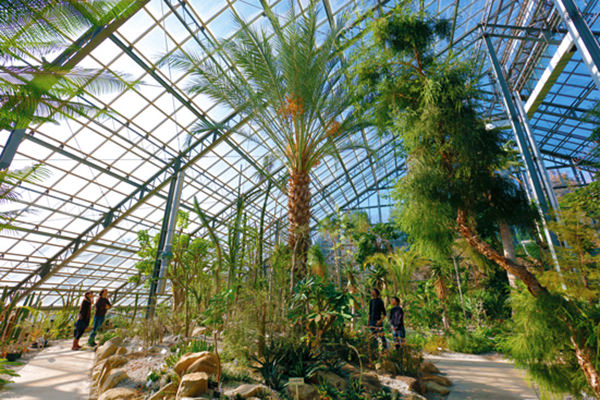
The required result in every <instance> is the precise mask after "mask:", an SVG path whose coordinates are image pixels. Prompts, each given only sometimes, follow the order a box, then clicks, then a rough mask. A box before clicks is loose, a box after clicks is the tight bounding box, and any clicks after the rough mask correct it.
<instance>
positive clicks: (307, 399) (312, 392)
mask: <svg viewBox="0 0 600 400" xmlns="http://www.w3.org/2000/svg"><path fill="white" fill-rule="evenodd" d="M297 388H298V389H297V393H298V397H296V385H294V386H292V385H288V387H287V388H286V393H287V395H288V396H289V397H290V398H292V399H294V400H296V399H297V400H318V399H319V391H318V390H317V387H316V386H314V385H309V384H306V383H304V384H302V385H297Z"/></svg>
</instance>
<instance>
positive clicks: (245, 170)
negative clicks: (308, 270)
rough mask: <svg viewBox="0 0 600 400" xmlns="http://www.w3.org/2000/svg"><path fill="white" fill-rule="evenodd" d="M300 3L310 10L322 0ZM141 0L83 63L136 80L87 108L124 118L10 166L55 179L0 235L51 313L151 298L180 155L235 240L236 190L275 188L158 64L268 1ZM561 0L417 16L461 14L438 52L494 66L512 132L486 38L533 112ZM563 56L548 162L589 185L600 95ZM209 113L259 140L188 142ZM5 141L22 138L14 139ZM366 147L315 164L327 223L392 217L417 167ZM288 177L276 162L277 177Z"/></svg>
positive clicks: (484, 3) (493, 112) (388, 146)
mask: <svg viewBox="0 0 600 400" xmlns="http://www.w3.org/2000/svg"><path fill="white" fill-rule="evenodd" d="M269 3H270V4H272V5H273V7H274V10H275V12H276V13H278V14H280V15H282V16H283V15H284V14H285V13H286V11H287V8H288V7H289V1H287V0H285V1H269ZM294 3H295V4H296V5H297V7H299V8H300V10H304V9H305V8H306V6H307V3H308V2H307V1H306V0H294ZM394 3H395V2H394V1H388V2H385V1H353V0H350V1H346V0H339V1H336V0H323V1H322V2H321V6H320V11H319V16H320V24H321V28H322V29H327V27H328V24H330V23H332V21H335V19H336V18H337V17H339V16H342V15H345V18H347V19H349V20H350V21H351V22H355V21H357V22H356V23H355V24H354V27H353V28H352V29H349V30H348V31H347V35H350V36H351V35H356V34H357V33H359V32H360V30H361V23H360V17H361V16H362V15H364V14H365V12H367V11H368V10H370V9H372V8H377V7H382V10H383V11H385V9H386V8H388V7H390V6H393V4H394ZM576 3H577V5H578V7H579V8H580V10H581V11H582V13H583V15H584V17H585V19H586V21H587V23H588V24H589V26H590V28H591V29H592V31H594V33H596V32H599V31H600V21H598V16H599V15H600V14H599V13H598V11H599V7H598V1H596V0H589V1H585V0H581V1H577V2H576ZM137 4H139V10H138V11H137V12H136V13H135V14H134V15H133V16H131V17H130V18H129V20H128V21H127V22H125V23H124V24H122V25H121V26H119V27H118V28H117V29H116V30H115V31H114V32H113V33H111V34H109V35H107V37H106V38H105V39H104V40H102V41H99V43H98V44H97V45H96V46H95V47H94V48H93V50H91V51H90V52H89V54H86V55H85V57H84V58H83V59H82V61H80V62H79V64H78V65H79V66H81V67H85V68H95V69H99V70H102V71H103V72H105V73H108V74H112V75H113V76H115V77H120V78H121V79H123V81H124V82H125V81H126V82H135V84H134V85H128V87H127V88H126V89H125V90H122V91H118V92H108V93H105V94H102V95H94V94H91V93H90V92H88V91H86V90H85V87H84V93H83V94H82V95H81V96H80V97H79V98H78V101H84V102H89V103H91V104H94V105H96V106H98V107H100V108H103V109H106V110H109V111H110V112H109V113H108V114H107V115H101V116H96V117H94V118H91V117H90V118H83V117H81V118H77V119H69V120H63V121H60V123H58V124H51V123H44V124H39V125H32V126H30V127H29V128H30V129H29V130H28V131H27V132H26V134H25V139H24V140H23V142H22V143H21V144H20V146H19V148H18V152H17V155H16V157H15V159H14V161H13V163H12V165H11V169H18V168H22V167H26V166H31V165H32V164H34V163H42V164H44V165H46V166H47V167H48V168H49V170H50V171H51V176H50V178H48V179H46V180H44V181H42V182H39V183H35V184H29V183H27V184H23V185H22V187H21V194H22V197H21V199H20V200H18V202H17V203H16V204H13V205H12V209H13V210H15V211H16V212H17V225H18V231H17V232H16V233H15V232H7V231H3V232H1V233H0V257H1V258H0V260H1V261H0V282H1V284H2V285H3V286H9V287H15V286H17V285H21V286H19V287H20V288H21V289H28V288H31V289H33V290H35V291H39V292H41V293H42V294H43V296H44V303H45V304H46V305H48V306H52V305H60V298H59V296H58V292H64V291H67V290H69V289H72V288H79V287H84V288H92V289H95V290H97V289H100V288H103V287H107V288H109V290H111V291H115V290H118V291H119V293H120V295H119V301H120V302H121V303H122V304H128V303H130V302H131V301H132V299H133V298H134V296H135V294H136V293H137V294H143V293H145V292H146V290H145V289H144V288H143V287H142V286H134V285H129V284H127V279H128V277H129V276H131V275H133V274H134V273H136V269H135V263H136V261H137V260H138V257H137V255H136V251H137V249H138V245H137V236H136V233H137V231H138V230H140V229H148V230H150V231H151V232H153V233H156V232H158V231H159V230H160V225H161V221H162V219H163V216H164V209H165V203H166V199H167V195H168V190H169V180H170V179H171V177H172V176H173V168H172V167H173V164H174V160H175V159H177V158H181V160H182V163H183V166H184V170H185V184H184V186H183V192H182V203H181V208H182V209H183V210H186V211H192V208H193V199H194V197H196V198H197V199H198V201H199V202H200V205H201V206H202V208H203V209H204V211H205V212H206V213H207V214H208V215H209V216H210V217H211V218H214V220H215V221H216V227H217V230H220V231H221V232H222V231H223V229H222V227H223V225H224V224H225V223H226V221H227V220H228V218H230V216H231V215H232V214H233V213H234V209H235V201H236V198H237V196H238V194H240V193H253V195H252V196H251V197H250V203H249V208H248V209H247V214H248V217H249V218H250V219H252V220H256V219H257V218H258V215H259V214H260V208H261V206H262V202H263V201H264V195H263V194H261V191H260V190H255V189H257V188H261V187H263V188H264V186H265V183H264V182H263V181H262V180H261V179H259V178H258V169H259V168H261V166H262V165H263V164H264V158H265V156H266V154H268V153H269V142H268V141H267V140H266V138H265V137H264V135H262V134H261V132H260V131H257V130H256V128H255V127H254V126H252V124H251V123H248V121H246V120H242V119H241V118H240V117H239V116H238V115H237V114H236V112H235V110H231V109H228V108H226V107H223V106H221V105H219V104H214V103H213V102H212V101H210V100H209V99H208V98H206V97H205V96H201V95H199V96H195V97H190V96H189V95H188V94H187V93H186V91H185V90H184V88H185V84H186V79H187V77H186V76H184V75H183V74H181V73H180V72H176V71H174V70H171V69H170V68H169V67H168V66H166V65H162V64H160V60H161V57H162V56H164V55H165V54H170V53H173V52H175V51H183V52H187V51H191V50H195V51H198V49H203V48H209V47H210V46H209V44H210V43H212V42H214V41H215V39H217V38H226V37H229V36H231V35H232V34H233V33H234V32H233V30H232V29H233V26H234V25H233V24H232V14H237V15H239V16H241V17H242V18H243V19H245V20H246V21H251V22H252V23H253V24H261V25H264V24H265V23H266V17H265V15H264V14H263V13H262V6H261V5H260V4H261V3H260V1H259V0H227V1H224V0H214V1H200V0H150V1H138V2H137ZM553 4H554V3H553V2H550V1H540V0H523V1H508V0H453V1H450V0H438V1H427V0H420V1H415V4H414V7H422V8H425V9H426V10H428V11H429V12H430V13H433V14H437V15H440V16H441V17H444V18H448V19H450V21H451V22H452V25H453V27H454V31H453V34H452V40H451V42H443V43H438V53H439V54H440V56H443V55H444V53H445V52H447V51H448V50H449V49H451V50H452V51H454V52H457V53H460V54H465V55H466V56H469V57H476V58H478V59H479V60H480V61H481V62H480V65H481V72H482V73H483V78H482V80H481V87H482V90H483V93H484V97H485V102H484V106H485V109H484V112H485V114H486V116H487V117H488V118H489V119H490V121H491V122H492V123H493V124H494V125H496V126H500V127H504V128H506V129H507V131H508V129H509V128H508V127H509V124H508V121H507V115H506V113H505V110H504V107H503V103H502V99H501V97H500V94H499V93H500V91H499V90H498V88H497V85H496V83H495V79H494V78H493V73H492V72H491V70H490V62H489V59H488V53H487V50H486V47H485V45H484V44H483V41H482V39H481V35H482V33H483V32H485V33H487V34H488V35H489V37H490V39H491V41H492V44H493V47H494V48H495V51H496V52H497V54H498V58H499V59H500V62H501V64H502V65H503V67H504V69H505V74H506V77H507V81H508V83H509V86H510V88H511V89H512V90H515V91H516V92H518V93H519V95H520V97H521V99H522V100H523V102H524V103H525V102H527V101H528V99H529V98H530V97H532V96H534V95H535V93H536V92H535V89H536V85H538V84H539V82H540V81H541V80H542V79H543V74H544V72H545V70H546V69H547V68H548V66H549V65H550V64H551V60H552V58H553V56H555V54H556V53H557V52H558V50H559V46H560V44H561V42H562V41H563V40H565V39H566V38H567V37H568V33H567V31H566V27H565V26H564V25H563V24H562V21H561V18H560V16H559V15H558V12H557V10H556V9H555V8H554V6H553ZM106 29H110V27H106ZM82 34H83V32H82ZM72 36H73V35H71V36H69V35H66V34H65V37H66V38H67V40H69V41H75V40H77V37H72ZM598 36H599V35H598V34H596V38H598ZM23 50H24V51H25V52H26V51H27V49H23ZM57 54H58V53H57ZM207 56H209V57H221V58H222V59H223V62H226V63H228V64H231V62H230V61H229V60H226V59H225V56H224V55H223V54H208V55H207ZM47 58H48V59H52V58H53V57H52V56H48V57H47ZM24 60H25V56H24ZM25 61H27V62H29V63H34V64H36V63H38V64H39V63H41V61H42V60H39V59H36V57H35V56H34V55H29V57H27V59H26V60H25ZM564 61H565V62H564V64H565V65H564V69H563V70H562V71H561V72H560V73H559V74H558V76H557V78H556V81H555V82H554V83H553V84H550V85H549V89H548V90H547V93H546V94H545V96H538V95H535V96H536V98H537V97H539V99H538V100H539V102H538V103H539V104H537V106H536V107H530V108H529V109H528V113H529V114H530V115H529V117H530V124H531V127H532V130H533V133H534V136H535V140H536V142H537V144H538V146H539V149H540V151H541V153H542V155H543V157H544V161H545V162H546V165H547V166H548V167H549V168H550V169H551V170H552V171H554V170H558V171H561V172H564V171H566V172H567V173H568V174H569V175H570V176H572V177H573V178H574V179H575V178H577V179H580V180H583V181H585V180H586V179H589V173H588V171H589V163H590V162H593V161H598V160H593V159H592V158H591V157H592V156H591V155H590V152H589V150H590V148H591V146H592V143H591V141H590V140H589V136H590V134H591V132H592V129H593V128H594V126H593V125H592V124H591V123H590V122H587V121H586V113H587V111H588V110H589V109H590V108H592V107H593V106H594V104H596V102H597V101H598V100H599V92H598V87H596V85H595V83H594V81H593V80H592V78H591V76H590V73H589V71H588V69H587V67H586V65H585V64H584V63H583V61H582V58H581V56H580V55H579V52H578V51H574V52H570V53H569V55H568V56H566V57H565V58H564ZM232 67H233V68H235V66H233V65H232ZM200 118H208V119H210V120H212V121H214V122H225V121H227V122H228V125H229V126H237V127H243V129H245V130H247V131H249V132H252V133H253V136H255V137H256V138H259V140H258V142H259V143H256V142H255V141H249V140H247V139H245V138H243V137H242V136H240V135H237V134H234V133H231V132H227V131H220V132H214V133H210V134H207V135H205V136H202V137H200V136H194V137H191V138H190V132H191V131H192V129H193V126H194V124H195V122H196V121H197V120H198V119H200ZM508 132H510V131H508ZM6 137H8V132H3V138H6ZM360 140H361V141H364V142H366V143H367V144H368V145H369V146H370V148H371V149H374V150H375V152H374V154H375V155H370V154H368V153H367V152H366V151H364V150H353V151H346V152H342V153H341V154H340V158H339V159H337V160H326V161H325V162H323V163H322V164H321V165H319V167H318V168H316V170H315V171H313V174H312V193H313V198H312V203H311V204H312V210H313V222H316V221H318V220H320V219H321V218H323V217H325V216H327V215H330V214H332V213H334V212H336V211H337V210H355V209H362V210H365V211H367V212H368V213H369V214H370V216H371V218H372V220H374V221H378V220H380V219H383V220H386V219H387V218H388V217H389V204H390V200H389V198H388V192H389V189H390V187H391V185H392V184H393V182H394V181H395V179H397V178H398V177H399V176H400V175H401V174H402V171H403V160H402V159H401V158H399V157H398V156H397V154H396V152H395V146H394V141H393V139H392V138H386V137H381V136H379V135H377V134H376V133H375V132H372V131H365V132H363V133H362V135H361V137H360ZM4 141H5V139H2V140H1V141H0V145H3V144H4ZM284 173H285V171H284V169H283V168H282V166H281V164H277V163H276V164H275V166H274V167H273V175H274V176H275V177H281V176H282V175H283V174H284ZM286 208H287V200H286V196H285V194H284V193H283V192H282V191H281V190H273V191H271V194H270V197H269V199H268V206H267V221H268V222H267V229H266V233H265V235H266V238H267V240H268V241H270V242H271V243H272V242H273V241H274V240H275V238H276V237H277V235H278V234H277V233H276V231H277V230H279V231H281V233H282V234H285V224H286V221H287V218H286ZM190 216H191V226H190V230H191V231H192V232H195V233H199V234H203V230H202V227H201V223H200V221H199V220H198V219H197V217H196V216H195V215H194V214H193V213H192V212H191V213H190ZM40 268H42V270H44V268H46V269H45V270H44V271H49V273H48V274H47V275H45V279H44V280H40V274H39V272H40ZM57 291H58V292H57Z"/></svg>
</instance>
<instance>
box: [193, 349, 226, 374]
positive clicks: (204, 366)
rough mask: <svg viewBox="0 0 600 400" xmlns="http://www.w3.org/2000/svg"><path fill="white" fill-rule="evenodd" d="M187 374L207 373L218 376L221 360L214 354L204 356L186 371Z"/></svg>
mask: <svg viewBox="0 0 600 400" xmlns="http://www.w3.org/2000/svg"><path fill="white" fill-rule="evenodd" d="M185 372H186V373H188V374H189V373H192V372H205V373H207V374H208V375H217V373H218V372H219V358H218V357H217V356H216V354H214V353H208V354H205V355H203V356H202V357H200V358H198V359H197V360H196V361H194V362H193V363H192V364H191V365H190V366H189V367H188V368H187V369H186V370H185Z"/></svg>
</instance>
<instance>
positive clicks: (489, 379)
mask: <svg viewBox="0 0 600 400" xmlns="http://www.w3.org/2000/svg"><path fill="white" fill-rule="evenodd" d="M426 358H427V359H428V360H431V361H432V362H433V363H434V364H435V365H436V366H437V367H438V368H439V369H440V371H441V372H442V373H443V374H445V376H446V377H448V378H449V379H450V380H451V381H452V383H453V384H454V385H453V386H452V387H451V391H450V394H449V395H448V396H447V397H445V399H447V400H537V399H538V397H537V395H536V394H535V392H534V391H533V389H531V388H530V387H529V385H528V384H527V382H526V381H525V379H524V378H525V374H524V373H523V371H521V370H518V369H516V368H515V367H514V366H513V365H512V364H511V363H510V362H508V361H506V360H504V359H502V357H501V356H499V355H487V356H481V355H471V354H459V353H444V354H440V355H430V356H427V357H426ZM427 398H428V399H440V398H444V397H440V396H439V395H438V396H435V395H432V396H430V395H428V396H427Z"/></svg>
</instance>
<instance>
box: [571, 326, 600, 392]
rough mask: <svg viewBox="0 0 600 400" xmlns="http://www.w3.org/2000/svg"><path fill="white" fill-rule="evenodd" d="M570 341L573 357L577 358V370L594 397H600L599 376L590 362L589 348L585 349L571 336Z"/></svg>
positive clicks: (591, 355)
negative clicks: (581, 372)
mask: <svg viewBox="0 0 600 400" xmlns="http://www.w3.org/2000/svg"><path fill="white" fill-rule="evenodd" d="M570 339H571V344H573V347H574V348H575V356H576V357H577V363H578V364H579V368H581V370H582V371H583V373H584V375H585V378H586V379H587V382H588V384H589V385H590V387H591V388H592V390H593V391H594V393H595V394H596V396H600V374H598V370H597V369H596V366H595V365H594V363H593V362H592V360H593V354H592V353H591V351H590V349H589V347H586V346H585V345H583V346H582V345H581V344H580V343H579V342H578V341H577V340H576V339H575V337H574V336H573V335H571V337H570Z"/></svg>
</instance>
